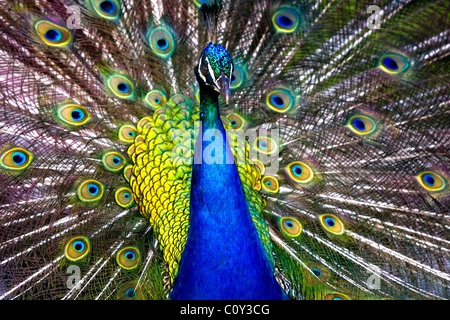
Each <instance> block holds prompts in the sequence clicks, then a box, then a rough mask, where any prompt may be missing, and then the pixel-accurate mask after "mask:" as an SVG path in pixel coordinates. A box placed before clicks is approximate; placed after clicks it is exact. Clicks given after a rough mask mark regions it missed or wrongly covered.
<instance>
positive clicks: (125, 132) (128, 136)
mask: <svg viewBox="0 0 450 320" xmlns="http://www.w3.org/2000/svg"><path fill="white" fill-rule="evenodd" d="M136 135H137V130H136V128H135V127H134V126H132V125H130V124H125V125H123V126H121V127H120V128H119V140H120V141H122V142H124V143H126V144H131V143H133V142H134V139H135V138H136Z"/></svg>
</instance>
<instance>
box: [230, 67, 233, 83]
mask: <svg viewBox="0 0 450 320" xmlns="http://www.w3.org/2000/svg"><path fill="white" fill-rule="evenodd" d="M231 78H233V64H231V68H230V81H231Z"/></svg>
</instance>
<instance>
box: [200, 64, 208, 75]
mask: <svg viewBox="0 0 450 320" xmlns="http://www.w3.org/2000/svg"><path fill="white" fill-rule="evenodd" d="M200 72H201V73H202V74H203V75H204V76H206V75H208V74H209V70H208V67H207V66H206V65H204V64H203V63H202V64H201V65H200Z"/></svg>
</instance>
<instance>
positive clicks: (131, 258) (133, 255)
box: [116, 247, 141, 270]
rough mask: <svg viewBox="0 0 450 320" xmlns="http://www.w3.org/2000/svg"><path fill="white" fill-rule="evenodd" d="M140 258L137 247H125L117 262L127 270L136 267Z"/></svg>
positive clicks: (117, 257) (120, 252) (118, 254)
mask: <svg viewBox="0 0 450 320" xmlns="http://www.w3.org/2000/svg"><path fill="white" fill-rule="evenodd" d="M140 259H141V256H140V252H139V249H138V248H136V247H126V248H123V249H121V250H120V251H119V252H118V253H117V256H116V261H117V264H118V265H119V266H120V267H121V268H122V269H125V270H133V269H135V268H136V267H137V266H138V265H139V262H140Z"/></svg>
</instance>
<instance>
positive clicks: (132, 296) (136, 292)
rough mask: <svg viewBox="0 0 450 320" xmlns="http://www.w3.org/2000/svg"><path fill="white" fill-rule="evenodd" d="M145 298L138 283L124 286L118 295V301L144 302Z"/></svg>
mask: <svg viewBox="0 0 450 320" xmlns="http://www.w3.org/2000/svg"><path fill="white" fill-rule="evenodd" d="M143 298H144V296H143V293H142V289H141V287H140V286H139V285H138V284H137V282H136V281H132V282H129V283H127V284H126V285H124V286H122V287H121V288H120V289H119V293H118V295H117V299H118V300H143Z"/></svg>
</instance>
